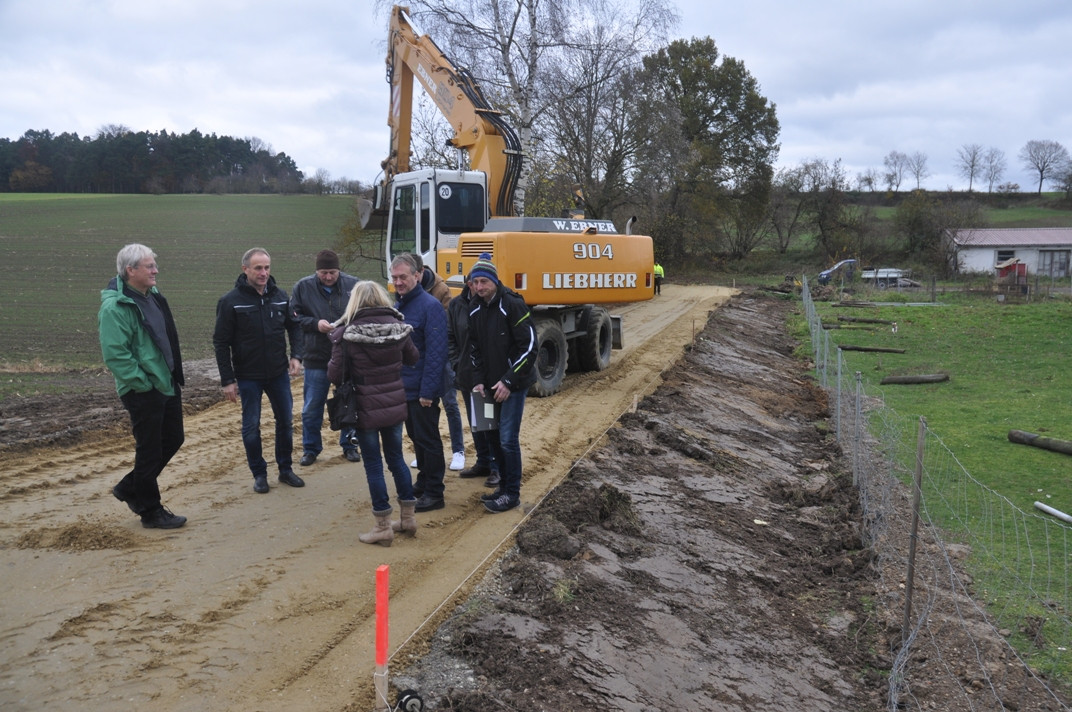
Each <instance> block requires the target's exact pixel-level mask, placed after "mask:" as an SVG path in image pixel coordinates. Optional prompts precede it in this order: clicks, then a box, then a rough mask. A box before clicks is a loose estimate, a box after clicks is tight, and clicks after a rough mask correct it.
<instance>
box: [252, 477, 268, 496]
mask: <svg viewBox="0 0 1072 712" xmlns="http://www.w3.org/2000/svg"><path fill="white" fill-rule="evenodd" d="M253 491H254V492H256V493H257V494H266V493H267V492H268V476H267V475H254V476H253Z"/></svg>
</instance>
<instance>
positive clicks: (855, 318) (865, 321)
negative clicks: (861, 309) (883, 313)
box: [837, 316, 897, 326]
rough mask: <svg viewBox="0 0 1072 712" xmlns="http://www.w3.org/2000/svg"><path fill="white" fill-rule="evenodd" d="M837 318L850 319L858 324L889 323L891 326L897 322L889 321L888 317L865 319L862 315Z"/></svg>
mask: <svg viewBox="0 0 1072 712" xmlns="http://www.w3.org/2000/svg"><path fill="white" fill-rule="evenodd" d="M837 320H838V321H852V322H856V323H858V324H889V325H891V326H892V325H893V324H896V323H897V322H895V321H890V320H889V319H865V318H864V317H862V316H839V317H838V318H837Z"/></svg>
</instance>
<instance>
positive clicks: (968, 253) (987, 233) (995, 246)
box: [953, 227, 1072, 278]
mask: <svg viewBox="0 0 1072 712" xmlns="http://www.w3.org/2000/svg"><path fill="white" fill-rule="evenodd" d="M953 249H954V254H955V255H956V260H957V271H958V272H987V273H989V274H994V273H995V270H996V269H997V267H998V265H999V264H1003V263H1009V262H1010V260H1014V259H1015V260H1019V262H1020V263H1021V264H1023V265H1026V266H1027V273H1028V274H1030V275H1036V274H1037V275H1039V276H1043V277H1054V278H1058V277H1068V276H1069V275H1070V272H1069V269H1070V262H1072V227H1012V228H986V229H977V230H961V231H959V232H957V233H956V234H955V235H954V236H953Z"/></svg>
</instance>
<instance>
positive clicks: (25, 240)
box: [0, 194, 382, 398]
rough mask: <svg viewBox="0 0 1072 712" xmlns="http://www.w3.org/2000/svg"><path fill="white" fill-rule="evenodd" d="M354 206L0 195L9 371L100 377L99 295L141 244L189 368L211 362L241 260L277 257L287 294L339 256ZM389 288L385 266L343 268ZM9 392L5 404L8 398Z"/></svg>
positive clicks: (288, 200)
mask: <svg viewBox="0 0 1072 712" xmlns="http://www.w3.org/2000/svg"><path fill="white" fill-rule="evenodd" d="M351 201H352V197H350V196H328V197H324V196H304V195H302V196H279V195H264V196H260V195H228V196H212V195H167V196H152V195H34V194H0V284H3V302H2V304H3V306H2V308H0V365H2V367H3V368H4V370H7V371H14V372H20V371H26V370H32V369H37V370H49V369H56V368H64V367H66V368H86V367H94V366H98V365H100V361H101V358H100V350H99V346H98V342H97V333H96V332H97V309H98V308H99V306H100V290H101V289H103V288H104V287H105V286H106V285H107V283H108V280H110V279H111V278H112V277H113V276H114V275H115V255H116V252H117V251H118V250H119V248H120V247H122V246H123V245H125V244H128V243H131V242H141V243H144V244H146V245H148V246H149V247H151V248H152V249H153V250H155V251H156V253H157V262H158V263H159V265H160V274H159V276H158V286H159V288H160V291H161V292H162V293H163V294H164V295H165V296H166V297H167V298H168V300H169V302H170V303H171V306H172V309H173V311H174V312H175V319H176V322H177V324H178V328H179V333H180V338H181V340H182V346H183V356H184V358H186V359H194V358H203V357H206V356H209V355H211V353H212V344H211V337H212V326H213V323H214V320H215V308H216V300H217V299H218V298H219V297H220V296H221V295H222V294H223V293H224V292H226V291H227V290H229V289H230V288H231V287H232V286H233V285H234V281H235V279H236V278H237V277H238V275H239V273H240V271H241V269H240V266H241V257H242V253H243V252H245V251H246V250H247V249H248V248H250V247H254V246H261V247H264V248H265V249H267V250H268V251H269V253H271V255H272V274H273V276H275V278H276V281H277V282H278V283H279V284H280V286H282V287H283V288H284V289H286V290H287V292H288V293H289V292H290V289H291V287H292V286H293V285H294V283H295V282H296V281H297V280H298V279H300V278H301V277H304V276H305V275H308V274H311V273H312V271H313V263H314V259H315V255H316V253H317V252H318V251H319V250H321V249H323V248H325V247H333V246H335V245H336V244H337V243H338V240H339V229H340V228H341V227H342V225H343V223H344V221H345V220H346V218H347V216H348V215H349V213H350V210H351ZM343 267H344V269H345V270H346V271H348V272H351V273H352V274H356V275H357V276H359V277H362V278H366V279H367V278H373V279H382V271H381V270H382V266H381V265H380V264H379V263H375V262H368V263H363V264H360V265H344V266H343ZM4 390H5V389H3V388H0V398H2V397H3V395H4Z"/></svg>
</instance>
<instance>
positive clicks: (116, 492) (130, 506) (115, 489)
mask: <svg viewBox="0 0 1072 712" xmlns="http://www.w3.org/2000/svg"><path fill="white" fill-rule="evenodd" d="M112 496H113V497H115V498H116V499H118V500H119V501H120V502H123V503H124V504H126V505H127V508H128V509H129V510H130V511H132V512H134V514H141V512H139V511H138V510H136V509H134V505H133V504H132V503H131V502H130V500H129V499H127V496H126V495H125V494H123V493H122V492H120V491H119V485H116V486H115V487H112Z"/></svg>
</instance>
